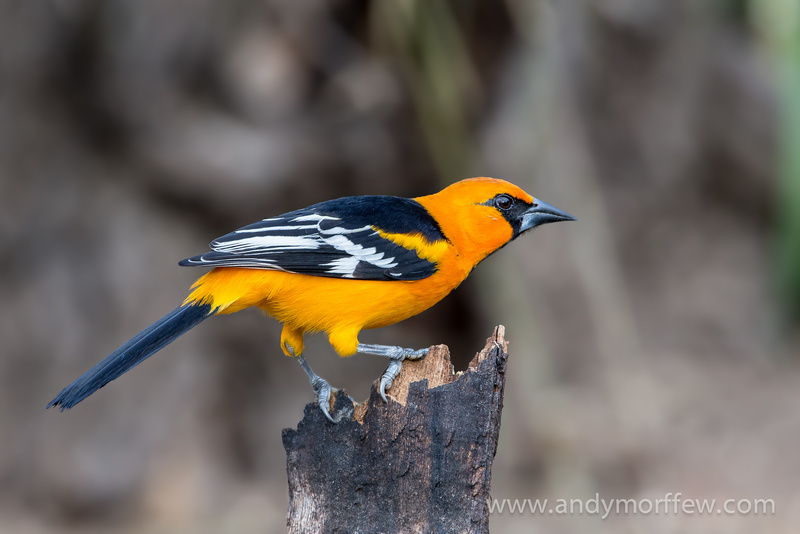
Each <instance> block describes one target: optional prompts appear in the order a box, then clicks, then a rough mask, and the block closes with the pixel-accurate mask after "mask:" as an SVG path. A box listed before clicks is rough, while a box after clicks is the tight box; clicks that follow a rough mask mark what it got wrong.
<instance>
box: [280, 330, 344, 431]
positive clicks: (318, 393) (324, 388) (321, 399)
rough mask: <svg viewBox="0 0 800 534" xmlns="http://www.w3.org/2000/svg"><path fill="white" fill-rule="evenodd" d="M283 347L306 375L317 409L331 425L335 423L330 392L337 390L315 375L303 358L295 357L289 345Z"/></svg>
mask: <svg viewBox="0 0 800 534" xmlns="http://www.w3.org/2000/svg"><path fill="white" fill-rule="evenodd" d="M285 346H286V350H288V351H289V354H291V355H292V356H293V357H294V358H297V363H299V364H300V367H302V368H303V371H305V372H306V375H308V381H309V382H310V383H311V389H312V390H314V396H315V397H316V399H317V404H319V409H320V410H322V413H324V414H325V417H327V418H328V420H329V421H330V422H331V423H335V422H336V421H334V420H333V417H331V411H330V400H331V392H333V391H339V390H338V389H336V388H334V387H331V385H330V384H328V381H327V380H325V379H324V378H322V377H321V376H319V375H318V374H317V373H315V372H314V370H313V369H311V366H310V365H308V362H307V361H306V359H305V358H303V357H302V356H295V355H294V349H293V348H292V346H291V345H289V344H288V343H286V344H285Z"/></svg>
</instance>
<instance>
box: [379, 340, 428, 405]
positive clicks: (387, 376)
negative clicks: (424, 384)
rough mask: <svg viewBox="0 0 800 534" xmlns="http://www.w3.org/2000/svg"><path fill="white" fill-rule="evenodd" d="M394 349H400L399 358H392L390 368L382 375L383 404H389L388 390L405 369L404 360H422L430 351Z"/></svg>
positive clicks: (381, 391) (381, 392)
mask: <svg viewBox="0 0 800 534" xmlns="http://www.w3.org/2000/svg"><path fill="white" fill-rule="evenodd" d="M394 348H396V349H398V351H397V356H394V357H392V358H391V361H390V362H389V366H388V367H387V368H386V370H385V371H384V372H383V374H382V375H381V383H380V394H381V398H382V399H383V402H389V401H388V400H387V399H386V390H387V389H389V388H391V387H392V384H393V383H394V379H395V378H397V375H399V374H400V370H401V369H402V368H403V360H420V359H422V358H423V357H424V356H425V355H426V354H428V349H419V350H412V349H402V348H400V347H394Z"/></svg>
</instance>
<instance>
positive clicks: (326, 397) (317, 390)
mask: <svg viewBox="0 0 800 534" xmlns="http://www.w3.org/2000/svg"><path fill="white" fill-rule="evenodd" d="M309 382H311V389H312V390H314V396H315V397H316V399H317V404H319V409H320V410H322V413H324V414H325V417H327V418H328V421H330V422H331V423H335V422H336V421H335V420H334V419H333V417H332V416H331V393H335V392H337V391H339V390H338V389H336V388H335V387H332V386H331V385H330V384H329V383H328V381H327V380H325V379H324V378H321V377H319V376H317V377H315V378H314V379H313V380H309Z"/></svg>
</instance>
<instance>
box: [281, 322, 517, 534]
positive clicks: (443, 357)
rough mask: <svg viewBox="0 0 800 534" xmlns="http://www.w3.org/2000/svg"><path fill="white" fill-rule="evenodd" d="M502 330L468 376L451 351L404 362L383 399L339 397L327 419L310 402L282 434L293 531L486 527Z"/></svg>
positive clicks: (438, 349) (502, 366)
mask: <svg viewBox="0 0 800 534" xmlns="http://www.w3.org/2000/svg"><path fill="white" fill-rule="evenodd" d="M504 334H505V329H504V328H503V326H498V327H497V328H495V331H494V333H493V335H492V337H490V338H489V339H488V340H487V343H486V347H485V348H484V349H483V350H482V351H481V352H480V353H478V354H477V355H476V356H475V358H473V360H472V361H471V362H470V364H469V367H468V369H467V370H466V371H464V372H459V373H453V366H452V364H451V363H450V354H449V351H448V348H447V347H446V346H444V345H438V346H435V347H432V348H431V350H430V352H429V353H428V355H427V356H426V357H425V358H424V359H423V360H421V361H406V362H404V363H403V370H402V373H401V374H400V376H398V377H397V379H396V380H395V383H394V384H393V386H392V388H391V389H390V390H389V391H388V393H389V396H390V399H389V402H388V403H384V402H383V400H382V399H381V398H380V395H379V394H378V391H377V386H376V385H375V384H373V387H372V391H371V394H370V398H369V400H368V401H367V402H366V403H362V404H358V405H355V406H354V405H353V403H352V401H351V400H350V399H349V398H348V397H347V395H337V397H336V400H335V403H334V412H333V413H334V417H335V418H338V420H339V422H338V423H337V424H332V423H330V422H329V421H328V420H327V419H325V416H324V415H323V414H322V412H321V411H320V409H319V407H318V406H316V404H308V405H306V407H305V413H304V417H303V420H302V421H300V423H299V424H298V425H297V429H296V430H294V429H284V431H283V445H284V447H285V449H286V455H287V472H288V476H289V512H288V515H287V524H288V527H289V532H290V533H297V534H300V533H302V534H311V533H322V532H325V533H347V534H352V533H378V532H380V533H387V534H388V533H399V532H403V533H407V532H419V533H422V532H424V533H432V532H442V533H456V532H468V533H478V532H488V531H489V512H488V499H489V486H490V482H491V473H492V470H491V468H492V460H493V459H494V455H495V453H496V452H497V437H498V434H499V431H500V414H501V412H502V409H503V392H504V387H505V377H506V362H507V359H508V353H507V343H506V341H505V338H504Z"/></svg>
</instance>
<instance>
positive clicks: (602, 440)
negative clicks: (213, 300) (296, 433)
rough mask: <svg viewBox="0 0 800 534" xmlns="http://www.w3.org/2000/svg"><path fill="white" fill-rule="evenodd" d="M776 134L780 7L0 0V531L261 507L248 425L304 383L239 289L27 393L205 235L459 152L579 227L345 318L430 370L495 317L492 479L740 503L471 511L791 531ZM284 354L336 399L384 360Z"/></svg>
mask: <svg viewBox="0 0 800 534" xmlns="http://www.w3.org/2000/svg"><path fill="white" fill-rule="evenodd" d="M798 146H800V3H798V2H797V1H795V0H759V1H756V0H717V1H706V2H697V1H691V0H602V1H594V0H558V1H553V0H551V1H544V0H540V1H537V0H458V1H456V0H451V1H443V0H397V1H382V2H381V1H368V0H335V1H322V0H307V1H303V2H295V1H291V0H229V1H226V2H219V1H212V0H194V1H185V0H184V1H181V0H102V1H100V0H50V1H42V0H40V1H33V2H18V1H14V0H0V275H1V276H0V336H2V338H1V339H2V354H0V400H1V401H2V402H0V532H3V533H21V534H27V533H44V534H47V533H64V532H66V533H70V532H90V533H91V532H96V533H103V532H122V533H175V532H187V533H188V532H192V533H206V532H207V533H219V532H231V533H237V534H239V533H244V534H247V533H263V532H281V531H284V529H285V514H286V509H287V505H288V495H287V489H286V472H285V456H284V451H283V447H282V445H281V429H282V428H285V427H292V426H295V425H296V424H297V422H298V421H299V420H300V418H301V417H302V410H303V406H304V405H305V404H306V403H308V402H311V401H312V400H313V397H312V394H311V391H310V388H309V386H308V382H307V380H306V377H305V375H304V374H303V373H302V371H301V369H300V367H299V366H298V365H297V364H296V363H294V362H293V361H291V360H289V359H288V358H285V357H283V356H282V355H281V352H280V350H279V343H278V339H279V332H280V325H279V324H278V323H276V322H275V321H272V320H270V319H267V318H264V317H263V316H262V315H261V314H260V313H258V312H255V311H247V312H242V313H239V314H236V315H233V316H225V317H218V318H215V319H214V320H213V321H208V322H206V323H204V324H203V325H202V327H200V328H198V329H196V330H193V331H191V332H190V333H189V334H188V335H186V336H184V337H183V338H181V339H180V340H179V341H178V342H176V343H174V344H173V345H170V346H169V347H168V348H166V349H165V350H164V351H163V352H162V353H160V354H159V355H158V356H157V357H155V358H153V359H152V360H148V361H147V363H145V364H144V365H142V366H141V367H138V368H137V369H136V370H135V371H134V372H132V373H130V374H128V375H126V376H125V377H124V378H122V379H120V380H118V381H116V382H114V383H113V384H111V385H110V386H109V387H107V388H105V389H103V390H102V391H100V392H99V393H97V394H95V395H94V396H92V397H91V398H90V399H88V400H87V401H85V402H84V403H82V404H81V405H80V406H79V407H77V408H76V409H74V410H72V411H70V412H66V413H63V414H60V413H58V412H54V411H53V410H49V411H45V410H44V406H45V404H46V403H47V402H48V401H49V400H50V399H51V398H52V397H53V396H54V395H55V394H56V393H58V392H59V391H60V390H61V388H62V387H64V386H65V385H67V384H68V383H69V382H71V381H72V380H74V379H75V378H77V376H79V375H80V374H81V373H82V372H84V371H85V370H86V369H88V368H89V367H90V366H91V365H93V364H94V363H96V362H97V361H99V360H100V359H101V358H103V357H104V356H106V355H107V354H108V353H110V352H111V351H112V350H113V349H115V348H116V347H117V346H118V345H120V344H121V343H123V342H124V341H126V340H127V339H128V338H130V337H131V336H132V335H133V334H135V333H136V332H138V331H139V330H140V329H142V328H143V327H145V326H147V325H148V324H150V323H151V322H153V321H154V320H155V319H157V318H159V317H161V316H162V315H163V314H164V313H166V312H167V311H169V310H171V309H172V308H173V307H175V306H176V305H177V304H178V303H180V302H181V300H182V299H183V298H184V297H185V295H186V294H187V289H188V287H189V285H190V284H191V282H192V281H193V280H194V279H195V278H196V277H197V276H199V275H200V274H201V272H202V271H200V270H193V269H188V268H179V267H178V266H177V262H178V260H180V259H183V258H185V257H189V256H191V255H194V254H197V253H200V252H203V251H204V250H206V246H207V243H208V242H209V241H210V240H211V239H212V238H214V237H217V236H219V235H222V234H224V233H227V232H229V231H231V230H233V229H235V228H237V227H239V226H242V225H245V224H248V223H251V222H254V221H256V220H258V219H261V218H264V217H268V216H271V215H275V214H279V213H282V212H285V211H289V210H292V209H295V208H299V207H303V206H306V205H309V204H312V203H315V202H318V201H322V200H326V199H329V198H334V197H338V196H344V195H355V194H389V195H399V196H416V195H421V194H427V193H431V192H434V191H436V190H438V189H440V188H441V187H443V186H445V185H447V184H449V183H451V182H453V181H456V180H458V179H461V178H465V177H468V176H476V175H484V176H496V177H502V178H505V179H507V180H509V181H512V182H514V183H516V184H518V185H520V186H522V187H523V188H524V189H526V190H528V191H530V192H531V193H532V194H534V195H535V196H537V197H540V198H542V199H543V200H545V201H547V202H550V203H552V204H554V205H556V206H558V207H559V208H561V209H564V210H566V211H568V212H570V213H572V214H574V215H576V216H577V217H578V218H579V219H580V220H579V222H577V223H570V224H558V225H552V226H547V227H545V228H543V229H541V230H539V231H537V232H535V235H533V236H528V237H526V238H524V239H520V240H519V241H517V242H515V243H514V244H513V246H511V247H508V248H506V249H504V250H503V252H502V253H501V254H497V255H494V256H492V258H491V259H490V260H489V261H487V262H486V263H485V264H482V265H481V266H480V267H479V268H478V269H477V270H476V271H475V272H474V273H473V275H472V277H470V279H469V280H468V281H467V282H465V283H464V284H463V285H462V287H461V288H459V289H458V290H457V291H456V292H455V293H454V294H452V295H451V296H450V297H448V298H447V299H446V300H445V301H443V302H442V303H441V304H440V305H438V306H436V307H435V308H433V309H432V310H429V311H428V312H425V313H424V314H422V315H421V316H419V317H417V318H414V319H411V320H408V321H406V322H404V323H401V324H399V325H396V326H393V327H389V328H385V329H382V330H379V331H365V332H363V333H362V335H361V340H362V341H363V342H367V343H392V344H399V345H404V346H413V347H422V346H428V345H430V344H434V343H446V344H448V345H449V346H450V348H451V352H452V353H453V359H454V362H455V363H456V367H457V368H461V369H463V368H464V366H465V365H466V362H467V361H468V360H469V359H470V358H471V357H472V355H474V353H475V352H476V351H478V350H479V349H481V348H482V347H483V345H484V341H485V339H486V338H487V337H488V336H489V335H490V334H491V332H492V328H493V327H494V326H495V325H496V324H504V325H506V327H507V337H508V339H509V340H510V342H511V345H510V352H511V359H510V361H509V366H510V370H511V372H510V380H509V383H508V387H507V391H506V397H505V411H504V413H503V427H502V428H503V432H502V435H501V438H500V448H499V451H498V454H497V458H496V459H495V463H494V476H493V481H492V482H493V484H492V489H493V491H492V493H493V496H494V497H497V498H501V499H502V498H510V499H515V498H519V499H525V498H532V499H533V498H550V499H557V498H565V499H588V498H591V497H594V496H595V493H596V492H599V493H600V495H601V497H602V498H607V499H610V498H625V499H631V498H632V499H652V500H654V499H658V498H663V496H664V494H665V493H667V492H673V493H676V492H681V493H682V494H683V497H684V498H709V499H710V498H716V499H720V500H724V499H729V498H733V499H737V500H738V499H755V498H761V499H773V500H774V502H775V505H776V514H775V515H771V516H763V515H761V516H758V515H753V514H749V515H738V516H727V515H710V516H702V517H699V516H697V515H675V514H673V515H663V514H661V515H655V514H651V515H649V516H633V515H612V516H611V517H609V518H608V519H606V520H601V519H599V518H598V517H594V516H586V515H584V516H557V517H556V516H546V517H542V516H532V515H530V514H526V515H513V516H512V515H509V514H503V515H495V516H493V518H492V530H493V531H494V532H504V533H505V532H507V533H516V532H531V531H532V530H536V529H538V530H539V531H543V532H648V533H650V532H722V531H724V532H748V533H749V532H754V531H761V532H771V533H781V532H787V533H788V532H795V531H796V525H797V523H798V521H800V452H798V445H797V444H798V442H800V368H798V353H800V335H799V334H798V317H799V316H800V314H798V311H800V150H797V147H798ZM307 355H308V357H309V360H310V362H311V364H312V365H313V366H314V368H315V369H316V370H317V372H318V373H319V374H320V375H322V376H324V377H326V378H328V380H329V381H330V382H331V383H332V384H333V385H336V386H340V387H346V388H347V389H348V391H349V392H350V393H351V394H352V395H353V396H354V397H355V398H356V399H359V400H363V399H365V398H366V397H367V395H368V391H369V387H370V384H371V382H372V380H374V379H375V378H377V377H378V376H379V374H380V372H381V371H382V369H383V367H384V366H385V361H380V359H378V358H370V357H367V356H364V357H362V356H355V357H353V358H349V359H346V360H339V359H338V358H337V357H336V356H335V354H334V352H333V351H332V349H330V347H329V346H328V345H327V341H326V339H325V338H324V337H323V336H317V337H314V338H311V339H309V347H308V349H307Z"/></svg>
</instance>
